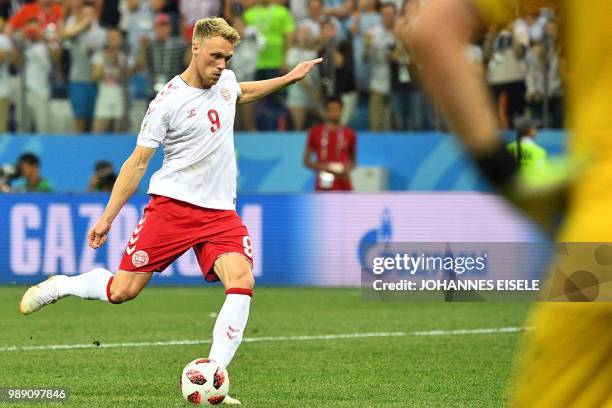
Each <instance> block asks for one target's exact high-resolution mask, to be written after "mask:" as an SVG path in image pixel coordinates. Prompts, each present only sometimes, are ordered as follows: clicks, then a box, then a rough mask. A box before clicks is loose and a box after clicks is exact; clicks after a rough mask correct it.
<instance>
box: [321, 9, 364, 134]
mask: <svg viewBox="0 0 612 408" xmlns="http://www.w3.org/2000/svg"><path fill="white" fill-rule="evenodd" d="M320 43H321V48H320V50H319V57H321V58H323V62H322V63H321V64H320V65H319V72H320V73H321V90H322V98H323V99H327V98H330V97H332V96H334V95H339V96H340V99H341V100H342V117H341V118H340V124H341V125H342V126H346V125H347V124H348V123H349V122H350V120H351V119H352V118H353V115H354V114H355V109H356V107H357V102H358V100H359V93H358V92H357V87H356V85H355V65H354V60H353V43H352V41H351V40H350V39H346V40H340V38H339V37H338V36H337V32H336V26H335V25H334V24H333V23H332V22H330V21H329V20H324V21H323V22H322V23H321V40H320Z"/></svg>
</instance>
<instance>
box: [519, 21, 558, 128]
mask: <svg viewBox="0 0 612 408" xmlns="http://www.w3.org/2000/svg"><path fill="white" fill-rule="evenodd" d="M557 32H558V27H557V23H556V22H555V21H549V22H547V23H546V27H545V31H544V33H545V34H544V38H543V39H542V41H538V42H534V43H533V44H531V46H530V48H529V51H528V52H527V57H526V62H527V78H526V81H525V83H526V86H527V106H528V108H529V111H530V113H531V116H533V117H537V118H539V119H542V120H543V119H544V112H543V110H544V109H543V106H542V104H543V101H544V98H548V108H549V111H548V113H549V122H548V123H546V124H544V126H545V127H551V128H561V127H563V108H562V105H563V103H562V96H563V88H562V86H561V76H560V72H559V70H560V67H561V61H560V55H561V53H560V49H559V42H557ZM545 72H546V74H545Z"/></svg>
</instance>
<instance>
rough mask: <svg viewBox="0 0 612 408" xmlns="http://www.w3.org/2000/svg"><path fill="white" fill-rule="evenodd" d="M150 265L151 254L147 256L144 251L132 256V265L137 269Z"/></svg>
mask: <svg viewBox="0 0 612 408" xmlns="http://www.w3.org/2000/svg"><path fill="white" fill-rule="evenodd" d="M134 248H135V247H134ZM148 263H149V254H147V253H146V252H145V251H143V250H142V249H140V250H138V251H136V252H134V255H132V265H134V266H135V267H137V268H140V267H141V266H145V265H146V264H148Z"/></svg>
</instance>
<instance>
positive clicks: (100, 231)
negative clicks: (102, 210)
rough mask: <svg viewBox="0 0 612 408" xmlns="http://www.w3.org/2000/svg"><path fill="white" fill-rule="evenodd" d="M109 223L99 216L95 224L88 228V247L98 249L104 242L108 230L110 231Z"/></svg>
mask: <svg viewBox="0 0 612 408" xmlns="http://www.w3.org/2000/svg"><path fill="white" fill-rule="evenodd" d="M110 228H111V223H110V222H108V221H107V220H105V219H104V218H100V219H99V220H98V222H97V223H96V225H94V226H93V227H91V228H90V229H89V232H88V233H87V241H88V243H89V247H90V248H93V249H98V248H100V247H101V246H102V245H104V243H105V242H106V239H107V236H108V231H110Z"/></svg>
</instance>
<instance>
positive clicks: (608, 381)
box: [471, 0, 612, 408]
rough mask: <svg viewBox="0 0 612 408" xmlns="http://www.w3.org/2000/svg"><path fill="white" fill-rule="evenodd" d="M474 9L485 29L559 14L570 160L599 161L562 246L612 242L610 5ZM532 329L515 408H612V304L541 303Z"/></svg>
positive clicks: (574, 201) (537, 0)
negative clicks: (548, 12)
mask: <svg viewBox="0 0 612 408" xmlns="http://www.w3.org/2000/svg"><path fill="white" fill-rule="evenodd" d="M471 1H472V3H473V4H474V5H475V6H476V8H477V10H478V13H479V14H480V17H481V18H482V20H483V22H484V23H485V24H500V23H507V22H509V21H512V19H514V18H516V17H517V16H518V15H521V14H522V13H524V12H526V11H528V12H533V11H534V8H536V9H537V8H539V7H544V6H554V7H555V8H556V10H557V11H558V12H559V13H560V29H561V39H562V41H563V44H562V46H563V53H564V57H565V58H566V60H567V61H566V63H567V70H566V71H567V72H566V76H565V78H564V80H565V98H564V99H565V107H566V108H565V117H566V128H567V130H568V131H569V135H570V138H569V140H570V143H569V152H570V154H574V155H578V156H579V157H581V156H585V155H588V156H590V157H593V160H592V163H591V164H590V166H589V168H588V169H587V171H585V173H584V174H582V175H580V176H579V177H578V178H577V179H576V180H574V182H573V183H572V187H571V192H570V198H569V206H568V211H567V214H566V218H565V221H564V224H563V227H562V228H561V231H560V233H559V236H558V239H559V241H562V242H612V188H611V186H612V52H610V51H609V49H608V46H609V44H611V43H612V0H587V1H584V0H583V1H578V0H558V1H552V0H548V1H546V0H523V1H521V0H471ZM577 261H581V260H580V259H578V260H577ZM551 272H552V274H553V275H554V273H555V271H551ZM528 325H529V326H533V327H535V328H536V329H535V330H534V331H533V332H530V333H527V334H526V336H525V339H524V344H523V347H522V353H521V354H520V355H519V362H518V366H517V369H516V374H517V378H516V379H515V381H514V388H513V392H512V393H511V398H510V405H511V406H513V407H517V408H523V407H529V408H533V407H542V408H548V407H577V408H583V407H584V408H590V407H592V408H600V407H606V408H612V303H606V302H594V303H568V302H565V303H564V302H558V303H539V304H538V305H537V306H536V307H535V308H534V310H533V311H532V313H531V316H530V319H529V322H528Z"/></svg>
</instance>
